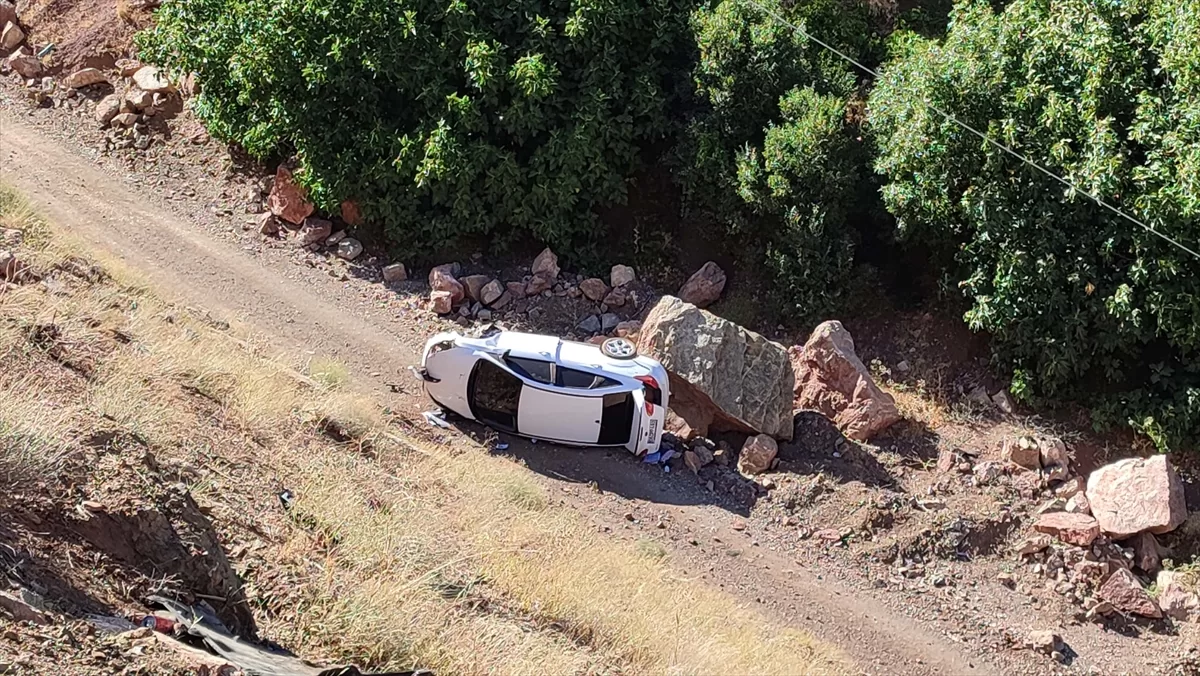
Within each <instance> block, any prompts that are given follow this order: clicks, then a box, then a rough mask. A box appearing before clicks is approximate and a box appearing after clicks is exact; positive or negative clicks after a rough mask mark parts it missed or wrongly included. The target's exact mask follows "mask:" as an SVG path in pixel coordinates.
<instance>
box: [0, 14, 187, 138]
mask: <svg viewBox="0 0 1200 676" xmlns="http://www.w3.org/2000/svg"><path fill="white" fill-rule="evenodd" d="M24 40H25V33H24V32H23V31H22V29H21V28H20V26H19V25H17V24H16V23H14V22H13V21H11V20H10V21H7V22H6V23H5V27H4V29H3V32H0V47H3V50H4V51H9V52H10V53H9V54H8V56H7V57H6V58H5V59H4V60H3V61H0V74H3V73H11V74H15V75H16V76H17V77H19V78H21V80H22V82H23V84H24V86H25V88H26V92H27V93H28V95H29V97H30V98H31V99H33V100H34V101H35V102H36V103H37V104H38V105H41V106H49V107H54V108H67V109H71V110H77V111H80V113H81V114H83V113H87V112H89V111H90V114H91V115H92V117H93V118H94V119H95V121H96V123H97V124H99V125H100V126H101V127H102V128H104V129H107V130H108V133H107V135H106V136H105V150H111V149H115V148H136V149H138V150H145V149H147V148H149V147H150V146H151V144H153V143H154V142H155V140H156V138H157V140H159V141H161V140H162V137H161V134H155V133H153V132H152V131H151V130H150V128H149V126H148V125H147V122H148V120H149V119H150V118H153V117H154V116H155V115H157V114H159V112H160V111H161V110H162V109H163V108H164V107H167V106H169V105H171V101H172V97H174V96H177V93H176V87H175V85H174V83H172V82H171V81H170V80H169V79H168V78H167V77H166V75H165V74H164V73H163V72H162V71H160V70H159V69H158V68H155V67H154V66H144V65H142V64H141V63H139V62H137V61H134V60H132V59H122V60H120V61H118V62H117V63H116V66H115V68H114V69H113V70H112V71H111V72H109V73H106V72H104V71H101V70H99V69H96V68H83V69H80V70H76V71H73V72H71V73H67V74H66V75H65V76H63V77H61V78H60V79H59V80H55V79H54V77H52V76H51V75H50V74H49V73H48V69H47V67H46V66H45V64H44V62H43V55H44V54H45V53H48V50H50V49H51V46H45V47H43V48H42V49H41V50H40V51H35V49H34V47H33V46H31V45H25V44H23V41H24ZM106 91H111V92H112V93H109V94H107V95H105V94H104V92H106Z"/></svg>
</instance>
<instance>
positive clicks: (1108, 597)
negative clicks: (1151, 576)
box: [1096, 568, 1162, 618]
mask: <svg viewBox="0 0 1200 676" xmlns="http://www.w3.org/2000/svg"><path fill="white" fill-rule="evenodd" d="M1096 596H1097V597H1099V598H1100V599H1101V600H1103V601H1108V602H1109V603H1111V604H1112V605H1113V607H1114V608H1116V609H1117V610H1120V611H1123V612H1126V613H1131V614H1133V615H1141V616H1142V617H1152V618H1159V617H1162V610H1161V609H1160V608H1159V607H1158V604H1157V603H1155V602H1154V599H1152V598H1150V594H1148V593H1146V590H1145V589H1143V588H1142V584H1141V583H1140V582H1138V579H1137V578H1136V577H1134V576H1133V573H1131V572H1129V571H1128V570H1126V569H1125V568H1118V569H1117V570H1116V571H1114V572H1113V574H1112V575H1110V576H1109V577H1108V579H1107V580H1105V581H1104V584H1102V585H1100V589H1099V590H1097V592H1096Z"/></svg>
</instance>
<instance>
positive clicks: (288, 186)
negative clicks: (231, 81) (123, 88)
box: [138, 70, 329, 236]
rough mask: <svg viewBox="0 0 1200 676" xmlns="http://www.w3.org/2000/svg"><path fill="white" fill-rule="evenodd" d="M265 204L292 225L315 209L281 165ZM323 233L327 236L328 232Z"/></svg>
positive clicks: (290, 173)
mask: <svg viewBox="0 0 1200 676" xmlns="http://www.w3.org/2000/svg"><path fill="white" fill-rule="evenodd" d="M138 72H139V73H140V72H141V71H140V70H139V71H138ZM143 89H145V88H144V87H143ZM147 91H149V90H147ZM267 206H268V207H269V208H270V209H271V213H273V214H275V215H276V216H278V217H280V218H282V219H283V220H285V221H287V222H288V223H291V224H293V225H300V224H301V223H304V219H306V218H308V217H309V216H311V215H312V213H313V211H314V209H315V207H314V206H313V203H312V202H309V201H308V197H307V196H306V195H305V192H304V188H301V187H300V184H298V183H296V180H295V179H294V178H293V177H292V172H291V171H290V170H289V169H288V168H287V167H284V166H282V165H280V167H279V169H278V170H276V172H275V183H274V184H273V185H272V186H271V194H270V195H269V196H268V197H267ZM325 235H326V236H328V235H329V233H325Z"/></svg>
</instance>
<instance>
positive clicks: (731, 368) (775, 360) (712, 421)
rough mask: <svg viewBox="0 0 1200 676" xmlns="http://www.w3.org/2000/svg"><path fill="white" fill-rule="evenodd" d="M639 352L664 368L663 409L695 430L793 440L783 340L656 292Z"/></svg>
mask: <svg viewBox="0 0 1200 676" xmlns="http://www.w3.org/2000/svg"><path fill="white" fill-rule="evenodd" d="M638 351H639V352H641V353H642V354H645V355H649V356H651V357H654V358H655V359H658V360H659V361H660V362H662V364H663V366H665V367H666V369H667V372H668V375H669V376H670V383H671V402H670V408H671V410H672V411H674V412H675V413H676V414H677V415H678V416H679V417H680V418H683V420H684V421H686V422H687V424H688V426H689V427H690V428H691V429H692V430H694V431H695V432H696V433H697V434H699V435H701V436H706V435H707V434H708V430H709V429H710V428H712V429H714V430H727V431H735V432H745V433H754V434H759V433H762V434H768V435H770V436H772V437H775V438H778V439H784V440H790V439H791V438H792V385H793V382H794V378H795V376H794V375H793V373H792V368H791V364H790V363H789V361H788V353H787V349H786V348H784V347H783V346H782V345H780V344H778V343H775V342H772V341H770V340H767V339H766V338H764V337H763V336H761V335H759V334H757V333H754V332H753V331H750V330H748V329H745V328H743V327H741V326H738V325H737V324H734V323H733V322H730V321H728V320H725V319H722V318H720V317H718V316H716V315H714V314H712V313H709V312H706V311H704V310H701V309H699V308H697V307H696V306H695V305H692V304H690V303H685V302H684V301H682V300H680V299H678V298H676V297H674V296H663V297H662V298H661V299H660V300H659V301H658V303H657V304H656V305H655V306H654V308H653V309H651V311H650V314H649V315H648V316H647V317H646V320H645V322H644V323H643V325H642V329H641V332H640V334H639V337H638Z"/></svg>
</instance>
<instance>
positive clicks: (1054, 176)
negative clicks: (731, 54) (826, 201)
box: [741, 0, 1200, 260]
mask: <svg viewBox="0 0 1200 676" xmlns="http://www.w3.org/2000/svg"><path fill="white" fill-rule="evenodd" d="M741 2H744V3H746V4H747V5H750V6H752V7H754V8H756V9H758V11H760V12H762V13H763V14H766V15H767V16H769V17H771V18H772V19H775V20H776V21H778V22H779V23H781V24H783V25H784V26H787V27H788V28H791V29H792V30H794V31H796V32H797V33H799V34H800V35H801V36H803V37H804V38H805V39H806V40H809V41H810V42H814V43H816V44H818V45H820V46H821V47H823V48H824V49H827V50H829V51H830V52H833V53H834V54H837V55H838V56H840V57H841V58H842V59H844V60H845V61H847V62H848V63H850V64H852V65H853V66H854V67H855V68H858V69H859V70H861V71H862V72H864V73H866V74H868V75H870V76H871V77H873V78H876V79H878V78H879V73H878V72H876V71H875V70H873V69H871V68H867V67H866V66H864V65H863V64H861V63H859V62H858V61H857V60H856V59H854V58H853V57H851V56H850V55H848V54H846V53H845V52H843V51H841V50H840V49H838V48H836V47H834V46H833V45H831V44H829V43H827V42H825V41H824V40H821V39H820V38H818V37H816V36H815V35H813V34H812V33H809V32H808V31H806V30H804V29H803V28H801V27H800V26H797V25H796V24H794V23H792V22H791V21H788V20H787V19H786V18H784V17H783V16H781V15H780V14H779V13H778V12H776V11H775V10H773V9H770V8H768V7H764V6H763V5H762V4H761V3H759V2H757V0H741ZM926 105H927V106H928V107H929V109H930V110H932V111H933V112H935V113H937V114H938V115H941V116H942V117H944V118H946V119H947V120H949V121H951V122H953V123H954V124H957V125H958V126H960V127H962V128H963V129H965V130H967V131H969V132H971V133H972V134H974V135H976V136H978V137H979V138H981V139H983V140H984V141H987V142H988V143H990V144H992V145H993V146H995V147H996V148H999V149H1000V150H1003V151H1004V152H1006V153H1008V154H1009V155H1012V156H1013V157H1015V158H1017V159H1018V160H1021V161H1022V162H1024V163H1025V164H1028V165H1029V166H1031V167H1033V168H1034V169H1037V170H1038V171H1040V172H1042V173H1043V174H1045V175H1047V176H1049V177H1050V178H1052V179H1054V180H1056V181H1058V182H1059V183H1061V184H1063V185H1065V186H1067V187H1068V188H1070V189H1072V190H1074V191H1075V192H1078V193H1080V194H1082V195H1085V196H1087V198H1088V199H1090V200H1092V201H1093V202H1095V203H1096V204H1098V205H1100V206H1102V207H1104V208H1105V209H1108V210H1109V211H1111V212H1113V213H1114V214H1116V215H1118V216H1120V217H1121V218H1124V219H1125V220H1127V221H1129V222H1130V223H1133V224H1134V225H1136V226H1138V227H1140V228H1142V229H1144V230H1146V232H1150V233H1153V234H1154V235H1155V236H1157V237H1160V238H1162V239H1163V240H1164V241H1166V242H1169V243H1171V244H1172V245H1174V246H1176V247H1178V248H1179V249H1180V250H1181V251H1186V252H1187V253H1189V254H1191V255H1192V256H1193V257H1195V258H1196V260H1200V253H1196V251H1194V250H1192V249H1190V248H1188V247H1187V246H1184V245H1183V244H1182V243H1180V242H1179V241H1178V240H1176V239H1175V238H1173V237H1170V236H1169V235H1164V234H1163V233H1161V232H1159V231H1158V230H1155V229H1154V228H1153V227H1151V226H1149V225H1147V224H1146V223H1144V222H1142V221H1141V220H1139V219H1137V218H1135V217H1134V216H1131V215H1129V214H1128V213H1126V212H1125V211H1123V210H1121V209H1119V208H1117V207H1115V206H1113V205H1111V204H1109V203H1108V202H1105V201H1104V200H1102V199H1100V198H1099V197H1097V196H1095V195H1093V194H1092V193H1090V192H1088V191H1086V190H1084V189H1083V188H1080V187H1079V186H1077V185H1075V184H1074V183H1072V182H1071V181H1070V180H1068V179H1066V178H1063V177H1062V176H1059V175H1058V174H1056V173H1054V172H1052V171H1050V170H1049V169H1047V168H1046V167H1044V166H1042V165H1041V164H1038V163H1037V162H1035V161H1033V160H1031V159H1029V158H1028V157H1026V156H1024V155H1022V154H1021V153H1018V152H1017V151H1015V150H1013V149H1012V148H1009V147H1008V146H1006V145H1004V144H1003V143H1000V142H999V141H996V140H995V139H993V138H991V137H989V136H988V135H987V134H985V133H983V132H981V131H979V130H978V129H976V128H975V127H972V126H971V125H969V124H967V123H966V122H963V121H962V120H960V119H958V118H956V117H954V116H953V115H951V114H950V113H948V112H946V111H944V110H942V109H941V108H938V107H937V106H935V105H933V104H932V103H928V102H926Z"/></svg>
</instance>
